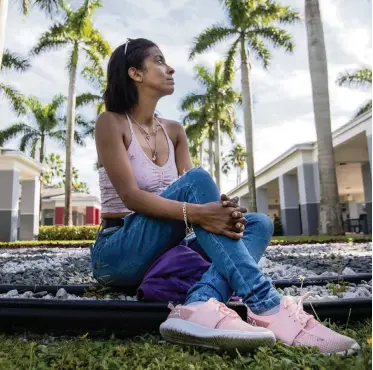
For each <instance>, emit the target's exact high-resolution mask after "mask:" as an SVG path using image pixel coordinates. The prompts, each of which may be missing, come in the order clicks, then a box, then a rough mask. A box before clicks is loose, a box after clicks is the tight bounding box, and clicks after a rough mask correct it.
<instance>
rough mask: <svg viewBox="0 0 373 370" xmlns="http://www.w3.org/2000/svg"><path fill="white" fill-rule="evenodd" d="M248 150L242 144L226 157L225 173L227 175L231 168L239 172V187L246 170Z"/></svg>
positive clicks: (236, 146)
mask: <svg viewBox="0 0 373 370" xmlns="http://www.w3.org/2000/svg"><path fill="white" fill-rule="evenodd" d="M245 159H246V150H245V148H244V147H243V146H242V145H241V144H236V145H234V147H233V148H232V149H231V151H230V152H229V153H228V154H227V155H226V156H225V157H224V162H223V168H222V171H223V173H225V174H227V173H228V172H229V171H230V170H231V166H233V167H234V168H236V170H237V185H239V184H240V183H241V174H242V171H243V169H244V168H245Z"/></svg>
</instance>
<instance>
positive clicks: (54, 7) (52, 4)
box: [23, 0, 62, 17]
mask: <svg viewBox="0 0 373 370" xmlns="http://www.w3.org/2000/svg"><path fill="white" fill-rule="evenodd" d="M23 1H25V0H23ZM34 3H35V5H37V6H38V7H39V9H40V10H42V11H44V12H45V13H46V14H48V15H50V16H51V17H53V15H54V14H55V13H58V11H59V9H60V7H61V3H62V2H61V1H60V0H34Z"/></svg>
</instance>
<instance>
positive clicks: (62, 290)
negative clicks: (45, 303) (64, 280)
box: [56, 288, 68, 299]
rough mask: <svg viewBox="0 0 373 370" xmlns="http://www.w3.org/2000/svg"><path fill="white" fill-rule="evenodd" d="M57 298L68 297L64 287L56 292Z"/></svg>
mask: <svg viewBox="0 0 373 370" xmlns="http://www.w3.org/2000/svg"><path fill="white" fill-rule="evenodd" d="M56 298H58V299H67V298H68V296H67V292H66V290H65V289H64V288H60V289H58V292H57V293H56Z"/></svg>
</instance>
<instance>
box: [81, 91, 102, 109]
mask: <svg viewBox="0 0 373 370" xmlns="http://www.w3.org/2000/svg"><path fill="white" fill-rule="evenodd" d="M102 101H103V97H102V96H100V95H96V94H92V93H83V94H80V95H78V96H77V97H76V106H77V107H82V106H85V105H87V104H95V103H99V102H102Z"/></svg>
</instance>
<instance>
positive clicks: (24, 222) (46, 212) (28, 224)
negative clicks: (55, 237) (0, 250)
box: [0, 148, 101, 241]
mask: <svg viewBox="0 0 373 370" xmlns="http://www.w3.org/2000/svg"><path fill="white" fill-rule="evenodd" d="M45 169H46V168H45V167H44V166H43V165H42V164H40V163H39V162H38V161H36V160H34V159H32V158H30V157H28V156H26V155H25V154H24V153H22V152H20V151H19V150H13V149H5V148H0V241H16V240H18V239H20V240H32V239H35V238H36V237H37V235H38V233H39V221H40V219H39V215H40V176H41V173H42V171H43V170H45ZM64 203H65V195H64V190H63V189H56V188H51V187H45V188H44V189H43V190H42V207H41V208H42V215H41V216H42V217H41V224H42V225H62V224H63V213H64ZM100 212H101V204H100V200H99V199H98V198H97V197H95V196H93V195H88V194H82V193H73V194H72V213H73V214H72V217H73V223H74V225H98V224H99V223H100Z"/></svg>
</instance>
